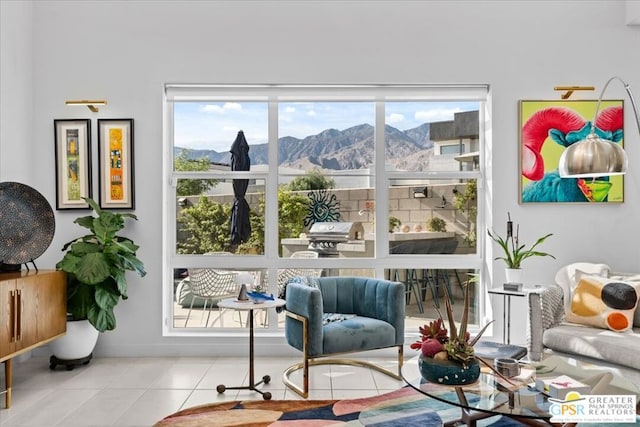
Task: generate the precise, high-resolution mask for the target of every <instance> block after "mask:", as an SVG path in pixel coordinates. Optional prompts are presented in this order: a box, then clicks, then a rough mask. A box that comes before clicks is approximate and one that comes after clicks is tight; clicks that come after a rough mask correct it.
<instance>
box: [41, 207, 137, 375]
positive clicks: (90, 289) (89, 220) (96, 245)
mask: <svg viewBox="0 0 640 427" xmlns="http://www.w3.org/2000/svg"><path fill="white" fill-rule="evenodd" d="M84 200H86V201H87V203H88V204H89V206H90V207H91V209H93V211H95V213H96V214H97V216H94V215H88V216H83V217H79V218H76V220H75V221H74V223H76V224H78V225H80V226H81V227H84V228H87V229H88V230H89V231H90V233H89V234H87V235H85V236H82V237H79V238H77V239H75V240H72V241H71V242H68V243H67V244H65V245H64V246H63V248H62V250H63V251H66V253H65V254H64V257H63V258H62V260H60V261H59V262H58V263H57V264H56V268H57V269H59V270H63V271H65V272H66V273H67V313H68V314H67V319H68V320H69V321H70V322H67V326H68V328H67V334H66V335H65V336H64V337H62V338H61V339H58V340H56V341H54V342H53V343H52V344H53V346H52V347H53V348H52V349H53V350H54V356H55V357H57V358H58V359H62V360H71V359H82V358H84V357H90V354H91V352H92V351H93V347H94V346H95V343H96V341H97V339H98V333H99V332H104V331H109V330H113V329H115V327H116V318H115V314H114V312H113V309H114V307H115V306H116V305H117V304H118V302H119V301H120V298H122V299H123V300H125V299H127V298H128V294H127V278H126V273H127V271H134V272H136V273H137V274H138V275H140V277H144V276H145V275H146V271H145V270H144V265H143V263H142V261H140V260H139V259H138V258H137V256H136V252H137V250H138V248H139V246H138V245H136V244H135V243H134V242H133V241H132V240H131V239H129V238H127V237H123V236H119V235H118V234H117V233H118V232H119V231H120V230H122V229H123V228H124V226H125V219H127V218H131V219H134V220H137V217H136V216H135V215H134V214H131V213H116V212H110V211H105V210H102V209H100V207H99V206H98V204H97V203H96V202H95V201H94V200H92V199H90V198H84ZM76 321H80V322H81V324H84V326H80V327H77V326H74V325H72V324H73V323H74V322H76ZM89 325H90V326H89ZM75 329H82V330H87V329H88V330H89V331H88V332H90V333H91V334H92V335H93V336H94V337H92V338H91V339H92V340H93V344H91V345H88V344H87V346H90V347H91V348H90V350H89V352H88V353H87V354H85V355H80V354H72V353H71V352H70V351H69V349H68V348H66V344H68V341H72V340H73V336H72V335H73V333H72V332H73V331H74V330H75ZM82 352H86V350H83V351H81V352H80V353H82ZM52 367H55V366H52Z"/></svg>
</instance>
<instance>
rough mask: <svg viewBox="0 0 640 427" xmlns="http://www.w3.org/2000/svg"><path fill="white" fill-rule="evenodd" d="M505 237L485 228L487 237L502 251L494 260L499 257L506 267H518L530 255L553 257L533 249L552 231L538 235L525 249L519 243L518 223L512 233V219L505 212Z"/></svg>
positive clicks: (524, 246) (550, 234)
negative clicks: (514, 231) (501, 254)
mask: <svg viewBox="0 0 640 427" xmlns="http://www.w3.org/2000/svg"><path fill="white" fill-rule="evenodd" d="M507 218H508V220H507V237H506V238H502V237H501V236H500V235H499V234H498V233H496V232H495V231H494V232H493V233H492V232H491V230H487V233H489V237H491V239H492V240H493V241H494V242H496V243H497V244H498V245H499V246H500V247H501V248H502V250H503V251H504V256H498V257H495V258H494V260H498V259H501V260H503V261H504V262H505V263H506V264H507V268H520V265H521V264H522V261H524V260H525V259H527V258H529V257H532V256H550V257H551V258H553V259H555V258H556V257H554V256H553V255H551V254H549V253H547V252H540V251H537V250H535V249H536V247H537V246H538V245H540V244H541V243H542V242H544V241H545V240H546V239H547V238H548V237H549V236H552V235H553V233H549V234H547V235H545V236H542V237H540V238H539V239H538V240H537V241H536V242H535V243H534V244H533V245H532V246H531V247H530V248H529V249H526V245H525V244H520V238H519V234H520V225H519V224H516V233H515V236H514V234H513V221H511V214H510V213H508V212H507Z"/></svg>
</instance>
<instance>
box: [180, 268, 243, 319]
mask: <svg viewBox="0 0 640 427" xmlns="http://www.w3.org/2000/svg"><path fill="white" fill-rule="evenodd" d="M188 271H189V281H188V284H189V288H190V289H191V293H192V295H193V298H192V299H191V305H190V306H189V313H188V314H187V319H186V320H185V322H184V326H185V327H186V326H187V323H188V322H189V317H190V316H191V310H192V309H193V301H194V300H195V299H196V298H200V299H203V300H204V301H205V303H204V307H203V310H206V309H207V303H210V305H209V312H208V313H207V323H206V324H205V327H208V326H209V318H210V316H211V310H212V309H213V307H214V305H215V303H216V302H217V301H220V300H222V299H225V298H233V297H236V296H237V295H238V286H237V284H236V276H237V275H238V273H237V272H235V271H223V270H215V269H213V268H190V269H188ZM203 316H204V311H203ZM218 319H220V326H224V321H223V317H222V309H220V308H218V317H217V318H216V319H214V321H213V323H212V325H215V323H216V321H217V320H218Z"/></svg>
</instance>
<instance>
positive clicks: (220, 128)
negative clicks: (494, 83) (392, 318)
mask: <svg viewBox="0 0 640 427" xmlns="http://www.w3.org/2000/svg"><path fill="white" fill-rule="evenodd" d="M487 89H488V88H487V87H486V86H484V85H471V86H470V85H460V86H456V85H446V86H439V85H322V86H318V85H295V86H293V85H166V87H165V104H164V106H165V109H164V117H165V120H164V123H165V129H164V146H165V150H164V153H165V156H164V170H165V179H164V182H165V185H164V224H165V226H166V233H165V240H164V245H163V254H164V260H165V273H164V277H165V280H164V284H163V286H164V295H165V299H164V308H163V309H164V315H165V319H166V322H165V325H164V333H165V334H167V335H194V334H195V335H200V334H205V335H206V334H212V333H213V334H219V333H229V332H233V331H234V330H238V328H242V327H244V326H245V325H244V324H243V319H241V318H240V317H239V316H238V314H237V313H225V312H224V311H221V310H219V309H218V307H217V306H216V300H217V299H220V298H222V297H230V296H231V297H232V296H235V295H237V289H238V288H237V283H236V282H238V279H237V276H238V275H239V274H240V273H249V274H250V275H251V277H252V278H253V279H252V282H253V283H254V284H260V286H262V287H264V288H265V289H267V290H268V291H270V292H272V293H273V294H275V295H277V294H278V293H279V292H281V291H282V288H283V284H284V283H285V282H286V281H287V280H288V279H289V278H290V277H291V276H293V275H299V274H303V275H310V276H319V275H364V276H371V277H387V278H392V279H394V280H400V281H403V282H405V283H407V289H408V304H409V305H411V304H415V305H416V306H415V307H409V306H408V315H409V316H410V317H415V321H416V322H417V323H418V324H422V323H424V320H425V319H426V318H433V317H434V316H436V315H437V314H436V313H435V311H434V310H433V306H434V305H436V304H435V303H436V301H442V298H443V296H444V295H443V292H445V289H444V287H445V284H446V286H448V287H449V288H448V290H450V291H451V293H452V294H453V297H454V307H455V306H456V304H455V301H456V300H457V301H459V300H460V295H461V291H460V289H461V286H463V285H464V283H466V280H467V278H468V273H470V272H480V271H481V269H482V262H481V252H482V251H481V250H479V249H478V248H480V247H481V246H480V245H478V240H483V239H482V237H483V236H476V230H477V229H482V221H483V217H484V216H483V215H482V214H479V213H481V212H482V207H483V205H482V201H483V200H484V198H483V194H482V189H483V188H484V185H483V182H484V170H483V167H484V165H483V162H482V161H481V155H480V153H482V152H483V150H484V149H485V143H484V141H485V140H486V138H485V136H486V135H485V134H486V132H487V129H486V126H485V124H484V123H485V119H484V117H485V115H486V108H487V103H486V97H487ZM239 140H244V141H246V146H247V148H248V157H249V159H250V167H249V168H248V169H247V168H243V169H241V170H240V169H238V167H239V166H238V163H234V162H233V161H232V158H231V156H232V154H231V151H232V146H234V144H236V143H237V142H238V141H239ZM451 146H454V147H455V150H453V151H451V152H449V151H450V150H449V149H448V148H445V147H451ZM443 149H444V150H443ZM443 151H444V153H443ZM240 187H241V188H242V190H240V193H241V194H239V188H240ZM240 199H244V200H245V201H246V204H247V206H248V211H249V224H250V226H251V231H250V233H248V234H247V235H246V236H244V237H243V238H242V239H240V240H239V241H238V240H234V239H233V238H232V232H231V225H230V222H231V217H232V211H233V209H234V205H236V204H238V203H239V200H240ZM325 222H337V223H340V224H341V226H343V229H346V230H350V231H348V232H347V233H346V235H340V236H335V238H334V237H333V236H332V237H331V238H329V237H326V236H324V239H328V240H330V241H317V240H316V239H319V237H318V235H319V234H318V235H316V234H315V233H314V230H315V228H317V227H318V225H320V223H325ZM314 224H316V227H314ZM202 269H207V270H211V272H210V273H212V274H207V275H205V276H207V277H209V276H210V277H209V280H210V281H214V282H215V285H213V284H209V288H211V287H214V288H216V289H215V291H212V290H211V289H210V290H208V291H202V290H200V289H199V286H201V285H202V286H204V287H205V288H206V286H205V285H203V284H201V283H199V282H196V281H194V278H195V277H200V275H199V274H197V273H202V271H200V270H202ZM213 273H215V274H213ZM211 277H213V278H211ZM192 281H194V282H193V283H192ZM414 282H415V285H414V284H413V283H414ZM225 283H226V285H225ZM225 286H227V287H226V288H225ZM412 286H414V287H415V290H414V288H412ZM203 292H204V293H203ZM206 292H210V294H207V293H206ZM216 292H217V293H216ZM411 292H419V293H415V294H413V296H411V294H410V293H411ZM194 293H195V294H194ZM416 295H419V297H420V304H419V303H418V301H417V299H416V298H417V297H416ZM480 295H481V292H480V290H479V289H476V291H475V296H474V298H475V300H474V301H475V304H476V307H477V310H474V321H475V323H478V322H479V321H480V319H481V316H482V307H481V306H479V305H478V301H479V298H480ZM192 303H193V305H192ZM457 305H458V306H461V305H462V304H457ZM409 309H410V310H409ZM272 311H273V310H272ZM409 313H410V314H409ZM264 315H265V316H264V318H263V319H262V325H263V326H264V327H265V329H266V330H267V331H273V332H275V331H278V330H279V329H280V328H281V327H282V319H281V317H282V315H281V314H278V313H276V312H275V311H273V312H268V313H264ZM244 321H246V319H245V320H244ZM408 322H409V319H408ZM408 329H411V327H410V326H409V327H408Z"/></svg>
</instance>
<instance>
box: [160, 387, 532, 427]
mask: <svg viewBox="0 0 640 427" xmlns="http://www.w3.org/2000/svg"><path fill="white" fill-rule="evenodd" d="M460 411H461V410H460V408H458V407H456V406H452V405H448V404H446V403H443V402H440V401H438V400H435V399H431V398H428V397H426V396H424V395H422V394H420V393H418V392H417V391H415V390H413V389H412V388H409V387H404V388H401V389H399V390H396V391H393V392H391V393H387V394H383V395H380V396H374V397H368V398H362V399H346V400H250V401H242V402H241V401H230V402H223V403H215V404H208V405H201V406H197V407H194V408H189V409H185V410H182V411H180V412H176V413H175V414H173V415H169V416H168V417H166V418H165V419H163V420H162V421H159V422H158V423H156V424H155V425H154V427H205V426H206V427H234V426H243V427H267V426H268V427H293V426H295V427H320V426H345V427H357V426H369V427H374V426H375V427H413V426H416V427H418V426H420V427H429V426H441V425H442V424H443V422H448V421H454V420H456V419H458V418H460V413H461V412H460ZM521 425H522V424H520V423H518V422H516V421H514V420H512V419H510V418H508V417H501V416H495V417H491V418H487V419H484V420H479V421H478V426H491V427H511V426H521Z"/></svg>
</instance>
